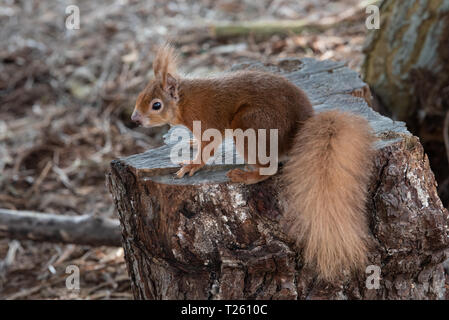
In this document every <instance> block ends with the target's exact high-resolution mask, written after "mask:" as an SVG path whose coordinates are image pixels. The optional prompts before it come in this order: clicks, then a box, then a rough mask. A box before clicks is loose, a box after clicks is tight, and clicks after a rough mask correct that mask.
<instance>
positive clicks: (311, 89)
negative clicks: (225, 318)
mask: <svg viewBox="0 0 449 320" xmlns="http://www.w3.org/2000/svg"><path fill="white" fill-rule="evenodd" d="M245 68H248V69H263V70H268V71H271V72H279V73H282V74H284V75H285V76H286V77H287V78H288V79H290V80H291V81H292V82H294V83H295V84H297V85H298V86H300V87H301V88H302V89H304V90H305V91H306V93H307V94H308V96H309V98H310V100H311V101H312V104H313V105H314V108H315V109H316V111H317V112H321V111H324V110H330V109H340V110H347V111H351V112H353V113H356V114H359V115H361V116H363V117H365V118H367V119H368V121H369V122H370V124H371V126H372V127H373V129H374V131H375V133H376V135H377V136H378V138H379V140H378V141H377V142H376V145H375V148H376V150H377V152H376V156H375V158H374V159H373V161H374V164H375V169H374V174H373V176H372V179H371V183H370V187H369V190H370V198H369V201H368V204H367V206H368V212H369V214H368V215H369V221H370V232H371V233H370V235H371V237H372V239H373V242H374V243H375V246H374V247H373V248H372V249H371V251H370V253H369V261H370V264H371V265H374V266H377V267H379V268H380V269H379V270H380V271H381V277H380V279H378V280H379V281H378V284H379V286H378V287H377V289H373V288H372V287H371V286H369V285H368V286H367V285H366V283H367V277H368V276H369V275H371V273H368V274H360V275H357V276H351V275H347V276H346V278H345V279H344V280H342V281H340V282H336V283H324V282H320V281H317V280H316V277H315V273H314V270H309V269H307V268H305V267H304V266H303V262H302V258H301V254H300V253H297V250H296V249H295V247H294V246H293V244H292V242H291V241H290V240H289V239H288V238H287V237H286V236H285V234H284V233H283V232H282V231H281V230H280V227H279V224H278V221H279V218H280V217H281V216H282V212H283V206H284V204H283V199H282V198H281V197H280V189H281V186H280V179H279V175H276V176H274V177H272V178H270V179H268V180H266V181H264V182H262V183H259V184H255V185H250V186H246V185H242V184H234V183H229V181H228V179H227V177H226V175H225V174H226V172H227V170H228V167H227V166H224V165H222V164H218V163H217V161H215V163H210V164H209V165H208V166H207V167H206V169H205V170H202V171H199V172H198V173H196V174H195V175H194V176H193V177H185V178H182V179H176V178H175V177H174V176H173V173H174V172H175V171H176V170H177V169H178V168H179V166H178V165H177V164H174V163H172V162H171V161H170V149H171V146H172V142H170V140H169V139H168V138H167V143H168V145H165V146H163V147H161V148H158V149H153V150H148V151H147V152H145V153H142V154H137V155H133V156H130V157H127V158H123V159H119V160H115V161H113V162H112V163H111V172H110V174H109V176H108V182H109V188H110V191H111V193H112V195H113V197H114V201H115V204H116V206H117V208H118V212H119V216H120V221H121V224H122V232H123V233H122V238H123V246H124V250H125V258H126V261H127V265H128V270H129V274H130V278H131V282H132V288H133V293H134V296H135V298H137V299H322V298H324V299H412V298H414V299H422V298H423V299H441V298H444V293H445V276H444V271H443V265H442V262H443V260H444V257H445V254H444V250H446V249H447V248H448V246H449V241H448V213H447V211H446V210H445V209H444V208H443V207H442V204H441V201H440V199H439V198H438V195H437V193H436V188H435V187H436V186H435V179H434V176H433V174H432V172H431V170H430V168H429V164H428V159H427V156H426V155H425V154H424V151H423V148H422V146H421V144H420V143H419V140H418V138H416V137H414V136H412V135H411V134H410V133H409V132H408V131H407V129H406V127H405V125H404V123H402V122H395V121H392V120H391V119H389V118H386V117H383V116H381V115H379V114H378V113H376V112H374V111H373V110H372V109H371V108H370V107H369V104H370V98H371V94H370V91H369V88H368V87H367V85H366V84H365V83H364V82H363V81H361V80H360V78H359V76H358V74H357V73H356V72H354V71H352V70H350V69H348V68H346V67H345V66H344V64H343V63H341V62H333V61H316V60H314V59H306V58H305V59H302V60H297V59H288V60H281V61H279V63H278V64H277V65H263V64H260V63H257V62H256V63H247V64H241V65H238V66H236V67H234V68H233V69H245ZM172 130H176V129H172ZM168 136H169V135H168ZM168 136H167V137H168ZM225 150H229V149H226V148H225ZM217 158H218V157H217ZM298 179H301V177H298ZM371 272H372V271H371ZM372 278H373V277H371V278H368V279H371V280H372ZM371 284H372V285H374V286H376V284H377V283H376V280H375V279H374V281H373V282H371ZM370 288H371V289H370Z"/></svg>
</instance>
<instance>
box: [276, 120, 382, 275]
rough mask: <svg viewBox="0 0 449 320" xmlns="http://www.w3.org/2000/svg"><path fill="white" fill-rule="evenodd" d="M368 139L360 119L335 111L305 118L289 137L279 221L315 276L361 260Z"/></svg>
mask: <svg viewBox="0 0 449 320" xmlns="http://www.w3.org/2000/svg"><path fill="white" fill-rule="evenodd" d="M373 141H374V138H373V135H372V133H371V129H370V126H369V124H368V122H367V121H366V120H365V119H363V118H362V117H359V116H356V115H353V114H350V113H347V112H340V111H328V112H322V113H319V114H317V115H315V116H313V117H311V118H310V119H309V120H307V121H306V122H305V123H304V125H303V127H302V128H301V130H300V131H299V132H298V133H297V135H296V137H295V141H294V143H293V148H292V150H291V152H290V160H289V161H288V162H287V164H286V166H285V169H284V178H285V184H286V185H285V194H286V196H287V199H288V201H287V202H288V208H287V210H286V212H285V214H284V217H283V220H282V223H283V225H284V226H285V229H286V230H287V232H288V234H289V235H290V236H291V237H292V238H293V239H295V240H296V243H297V244H298V245H299V246H301V247H303V249H304V250H303V257H304V259H305V263H306V264H308V265H311V266H313V267H315V268H317V269H318V273H319V275H320V276H321V278H324V279H327V280H331V279H334V278H336V277H338V275H340V274H341V273H342V271H343V270H354V269H361V268H363V266H364V265H365V262H366V251H367V243H368V241H367V235H368V232H367V221H366V217H365V202H366V197H367V185H368V180H369V176H370V168H371V163H372V154H373V152H372V143H373Z"/></svg>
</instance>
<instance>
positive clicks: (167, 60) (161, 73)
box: [153, 43, 177, 88]
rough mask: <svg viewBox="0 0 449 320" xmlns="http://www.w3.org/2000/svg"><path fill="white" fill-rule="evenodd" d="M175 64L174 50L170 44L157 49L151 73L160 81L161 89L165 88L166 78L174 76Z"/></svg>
mask: <svg viewBox="0 0 449 320" xmlns="http://www.w3.org/2000/svg"><path fill="white" fill-rule="evenodd" d="M176 62H177V56H176V53H175V49H174V48H173V46H172V45H171V44H170V43H166V44H165V45H163V46H162V47H160V48H159V50H158V51H157V53H156V57H155V58H154V61H153V71H154V76H155V77H156V78H159V79H160V80H161V82H162V87H163V88H165V87H167V76H168V75H169V74H170V75H176ZM172 77H173V76H172Z"/></svg>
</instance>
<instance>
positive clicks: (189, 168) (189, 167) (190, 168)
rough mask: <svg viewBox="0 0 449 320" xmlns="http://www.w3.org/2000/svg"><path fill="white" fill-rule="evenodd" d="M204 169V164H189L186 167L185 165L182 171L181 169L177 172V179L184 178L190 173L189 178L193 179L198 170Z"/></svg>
mask: <svg viewBox="0 0 449 320" xmlns="http://www.w3.org/2000/svg"><path fill="white" fill-rule="evenodd" d="M202 167H204V164H203V163H199V164H198V163H189V164H185V165H183V166H182V167H181V169H179V170H178V171H177V172H176V177H178V178H182V177H184V175H185V174H186V173H189V176H190V177H191V176H193V174H194V173H195V172H197V171H198V170H200V169H201V168H202Z"/></svg>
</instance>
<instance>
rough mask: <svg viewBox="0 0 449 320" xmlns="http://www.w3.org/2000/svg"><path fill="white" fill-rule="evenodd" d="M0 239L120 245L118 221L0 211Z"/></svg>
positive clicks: (89, 217)
mask: <svg viewBox="0 0 449 320" xmlns="http://www.w3.org/2000/svg"><path fill="white" fill-rule="evenodd" d="M0 238H10V239H19V240H34V241H44V242H58V243H73V244H80V245H90V246H120V245H121V241H120V238H121V236H120V225H119V221H118V220H113V219H105V218H98V217H93V216H88V215H83V216H61V215H56V214H50V213H38V212H32V211H15V210H7V209H0Z"/></svg>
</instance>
